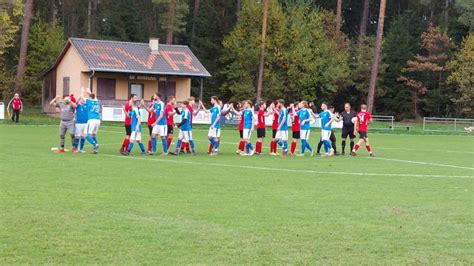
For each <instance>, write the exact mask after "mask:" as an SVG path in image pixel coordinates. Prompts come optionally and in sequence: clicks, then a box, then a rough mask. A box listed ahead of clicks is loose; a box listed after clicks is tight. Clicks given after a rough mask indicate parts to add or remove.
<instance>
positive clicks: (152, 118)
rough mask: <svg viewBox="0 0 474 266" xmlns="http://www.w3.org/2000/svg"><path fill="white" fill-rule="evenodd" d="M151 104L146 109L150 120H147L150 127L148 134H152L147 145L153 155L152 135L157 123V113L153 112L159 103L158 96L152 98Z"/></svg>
mask: <svg viewBox="0 0 474 266" xmlns="http://www.w3.org/2000/svg"><path fill="white" fill-rule="evenodd" d="M150 100H151V102H150V103H149V104H148V105H147V106H146V107H145V109H146V110H147V112H148V120H147V125H148V132H149V134H150V138H149V139H148V145H147V152H148V153H151V152H152V150H153V147H152V142H151V139H152V137H151V135H152V132H153V124H155V122H156V112H154V111H153V105H154V104H155V103H157V102H158V94H157V93H155V94H153V96H151V99H150Z"/></svg>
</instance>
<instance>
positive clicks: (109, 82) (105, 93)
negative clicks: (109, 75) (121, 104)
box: [97, 78, 115, 100]
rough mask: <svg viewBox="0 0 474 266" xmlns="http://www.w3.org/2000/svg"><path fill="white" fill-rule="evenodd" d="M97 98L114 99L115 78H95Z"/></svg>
mask: <svg viewBox="0 0 474 266" xmlns="http://www.w3.org/2000/svg"><path fill="white" fill-rule="evenodd" d="M97 98H99V100H115V79H106V78H98V79H97Z"/></svg>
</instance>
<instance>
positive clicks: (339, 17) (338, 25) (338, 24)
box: [336, 0, 342, 34]
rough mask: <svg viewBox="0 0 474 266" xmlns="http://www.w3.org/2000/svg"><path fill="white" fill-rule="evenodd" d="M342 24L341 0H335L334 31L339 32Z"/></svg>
mask: <svg viewBox="0 0 474 266" xmlns="http://www.w3.org/2000/svg"><path fill="white" fill-rule="evenodd" d="M341 24H342V0H337V7H336V33H337V34H339V32H340V31H341Z"/></svg>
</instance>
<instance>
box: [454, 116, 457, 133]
mask: <svg viewBox="0 0 474 266" xmlns="http://www.w3.org/2000/svg"><path fill="white" fill-rule="evenodd" d="M456 122H457V119H456V118H454V132H456V128H457V123H456Z"/></svg>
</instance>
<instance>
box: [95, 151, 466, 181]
mask: <svg viewBox="0 0 474 266" xmlns="http://www.w3.org/2000/svg"><path fill="white" fill-rule="evenodd" d="M101 155H102V156H107V157H113V158H121V159H131V160H143V161H145V160H146V161H157V162H164V163H174V164H193V165H194V164H195V165H207V166H217V167H231V168H240V169H252V170H265V171H281V172H291V173H309V174H324V175H352V176H388V177H442V178H445V177H448V178H467V179H472V178H474V176H466V175H425V174H390V173H358V172H339V171H334V172H330V171H316V170H306V169H288V168H277V167H262V166H244V165H232V164H222V163H203V162H190V161H176V160H169V159H158V158H143V157H130V156H128V157H125V156H123V155H113V154H101Z"/></svg>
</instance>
